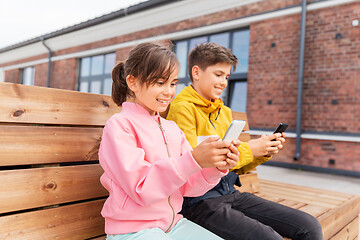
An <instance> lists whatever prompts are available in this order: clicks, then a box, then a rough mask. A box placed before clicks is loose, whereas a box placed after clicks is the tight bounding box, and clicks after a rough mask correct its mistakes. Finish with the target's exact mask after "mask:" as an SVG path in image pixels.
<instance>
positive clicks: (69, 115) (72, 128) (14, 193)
mask: <svg viewBox="0 0 360 240" xmlns="http://www.w3.org/2000/svg"><path fill="white" fill-rule="evenodd" d="M119 111H120V108H119V107H117V106H116V105H115V104H114V103H113V101H112V100H111V98H110V97H109V96H104V95H96V94H88V93H80V92H74V91H67V90H59V89H51V88H42V87H33V86H24V85H19V84H12V83H0V193H1V194H0V226H1V227H0V239H44V238H47V239H86V238H90V237H95V236H99V235H102V234H104V220H103V218H102V217H101V215H100V211H101V208H102V205H103V203H104V200H105V198H106V196H107V191H106V190H105V189H104V188H103V187H102V186H101V184H100V181H99V178H100V176H101V174H102V172H103V171H102V169H101V167H100V166H99V164H98V162H97V161H92V160H96V156H95V158H93V159H89V160H87V159H86V156H87V154H88V153H89V151H90V150H91V149H92V148H93V146H94V145H95V143H96V141H97V140H98V139H99V138H100V136H101V134H102V128H103V126H104V124H105V122H106V120H107V119H108V118H109V117H110V116H111V115H113V114H114V113H116V112H119Z"/></svg>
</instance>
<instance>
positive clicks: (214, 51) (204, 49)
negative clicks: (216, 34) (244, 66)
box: [188, 43, 238, 81]
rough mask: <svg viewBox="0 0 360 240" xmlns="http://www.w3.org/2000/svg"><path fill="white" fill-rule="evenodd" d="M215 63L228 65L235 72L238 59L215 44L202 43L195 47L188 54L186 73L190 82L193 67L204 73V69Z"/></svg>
mask: <svg viewBox="0 0 360 240" xmlns="http://www.w3.org/2000/svg"><path fill="white" fill-rule="evenodd" d="M217 63H229V64H230V65H232V67H233V71H235V70H236V65H237V64H238V59H237V57H236V56H235V55H234V54H233V53H232V52H231V50H230V49H227V48H225V47H223V46H221V45H219V44H216V43H202V44H200V45H198V46H196V47H195V48H194V49H192V50H191V51H190V53H189V60H188V71H189V76H190V79H191V81H193V78H192V74H191V73H192V68H193V67H194V66H195V65H197V66H199V67H200V68H201V69H202V70H204V71H205V70H206V68H208V67H209V66H212V65H215V64H217Z"/></svg>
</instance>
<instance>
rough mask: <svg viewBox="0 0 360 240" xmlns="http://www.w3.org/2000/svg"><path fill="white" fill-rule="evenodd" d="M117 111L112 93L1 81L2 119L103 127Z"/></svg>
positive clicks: (5, 120) (17, 121) (0, 113)
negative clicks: (96, 92) (95, 92)
mask: <svg viewBox="0 0 360 240" xmlns="http://www.w3.org/2000/svg"><path fill="white" fill-rule="evenodd" d="M116 112H120V108H119V107H118V106H117V105H116V104H115V103H114V102H113V101H112V99H111V97H110V96H106V95H99V94H91V93H81V92H76V91H68V90H62V89H54V88H45V87H34V86H25V85H22V84H13V83H4V82H0V122H12V123H41V124H72V125H99V126H103V125H104V124H105V122H106V121H107V119H108V118H109V117H110V116H111V115H113V114H114V113H116Z"/></svg>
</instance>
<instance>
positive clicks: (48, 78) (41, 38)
mask: <svg viewBox="0 0 360 240" xmlns="http://www.w3.org/2000/svg"><path fill="white" fill-rule="evenodd" d="M40 41H41V43H42V44H43V45H44V46H45V47H46V49H47V50H48V51H49V54H48V59H49V60H48V70H47V79H46V87H50V73H51V72H50V70H51V49H50V48H49V47H48V46H47V45H46V44H45V41H44V37H43V36H41V37H40Z"/></svg>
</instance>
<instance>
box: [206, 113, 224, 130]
mask: <svg viewBox="0 0 360 240" xmlns="http://www.w3.org/2000/svg"><path fill="white" fill-rule="evenodd" d="M220 110H221V108H219V111H218V114H217V116H216V118H215V120H217V119H218V117H219V115H220ZM209 121H210V123H211V125H212V126H213V127H214V129H215V130H216V127H215V125H214V124H213V122H212V121H211V113H209Z"/></svg>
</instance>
